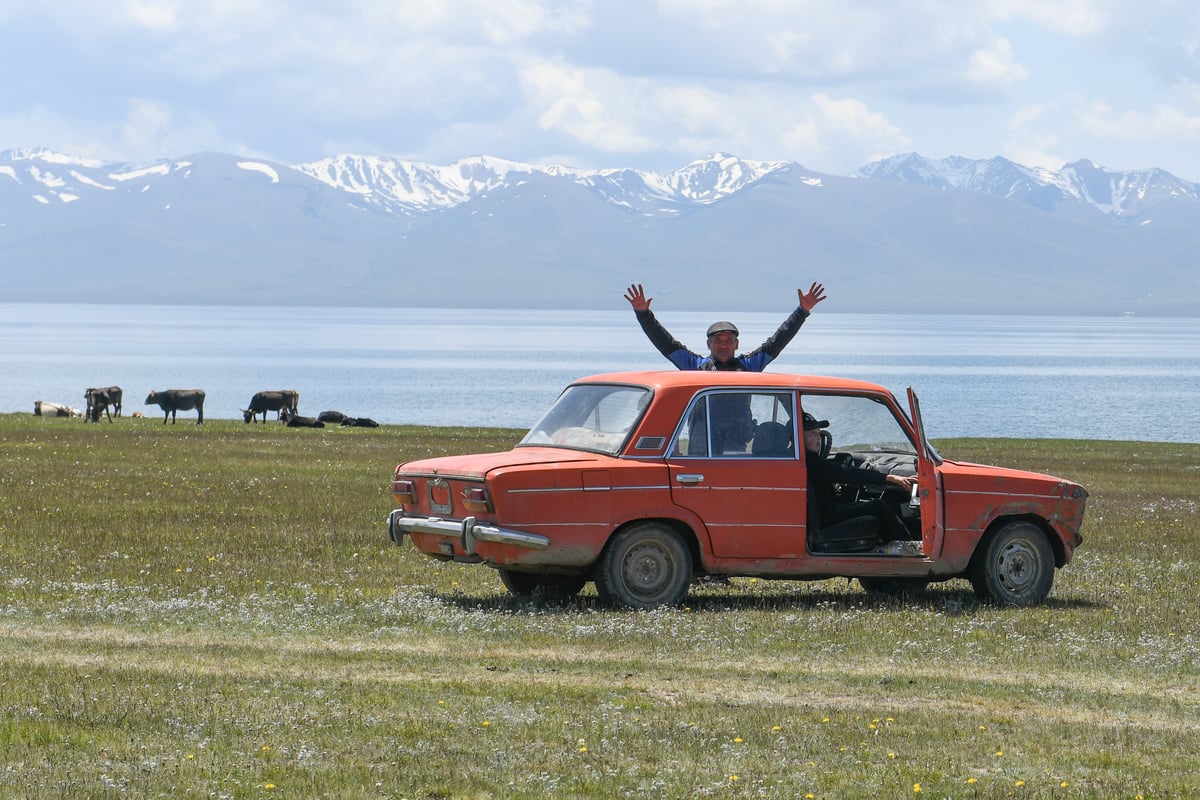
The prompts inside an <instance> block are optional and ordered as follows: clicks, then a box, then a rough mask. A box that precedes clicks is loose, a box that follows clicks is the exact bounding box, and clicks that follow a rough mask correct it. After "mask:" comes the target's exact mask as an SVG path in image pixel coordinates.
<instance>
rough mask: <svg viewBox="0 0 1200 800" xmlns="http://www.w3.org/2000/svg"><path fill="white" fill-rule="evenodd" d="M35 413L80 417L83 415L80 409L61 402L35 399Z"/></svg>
mask: <svg viewBox="0 0 1200 800" xmlns="http://www.w3.org/2000/svg"><path fill="white" fill-rule="evenodd" d="M33 415H34V416H35V417H78V416H81V414H80V413H79V409H77V408H71V407H70V406H64V405H62V404H61V403H48V402H46V401H45V400H34V401H33Z"/></svg>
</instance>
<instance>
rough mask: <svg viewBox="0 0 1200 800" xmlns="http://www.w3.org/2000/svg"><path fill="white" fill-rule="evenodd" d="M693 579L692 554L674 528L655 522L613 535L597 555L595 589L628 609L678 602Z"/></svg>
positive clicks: (609, 600) (634, 526)
mask: <svg viewBox="0 0 1200 800" xmlns="http://www.w3.org/2000/svg"><path fill="white" fill-rule="evenodd" d="M691 582H692V554H691V553H690V552H689V551H688V548H687V545H686V544H685V543H684V541H683V537H681V536H680V535H679V534H678V533H677V532H676V531H674V530H673V529H671V528H669V527H667V526H665V525H662V524H659V523H656V522H644V523H641V524H638V525H633V526H631V527H629V528H626V529H625V530H623V531H621V532H620V533H618V534H617V535H616V536H614V537H613V539H612V541H611V542H609V543H608V546H607V547H605V548H604V553H603V555H601V557H600V565H599V569H598V570H597V573H596V590H597V592H598V593H599V594H600V597H601V598H603V599H604V600H606V601H608V602H610V603H612V604H614V605H621V606H626V607H628V608H658V607H659V606H671V605H678V604H680V603H682V602H683V601H684V598H686V597H687V592H688V585H689V584H690V583H691Z"/></svg>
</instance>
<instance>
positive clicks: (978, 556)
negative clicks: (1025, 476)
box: [969, 522, 1054, 606]
mask: <svg viewBox="0 0 1200 800" xmlns="http://www.w3.org/2000/svg"><path fill="white" fill-rule="evenodd" d="M969 577H970V580H971V586H972V588H974V590H975V596H976V597H978V598H979V599H980V600H987V601H991V602H993V603H997V604H999V605H1005V606H1032V605H1036V604H1038V603H1040V602H1042V601H1043V600H1045V599H1046V595H1048V594H1050V586H1051V585H1052V584H1053V583H1054V549H1053V548H1052V547H1051V546H1050V541H1049V540H1048V539H1047V538H1046V534H1045V532H1044V531H1042V529H1041V528H1039V527H1038V526H1036V525H1034V524H1033V523H1031V522H1010V523H1008V524H1007V525H1005V526H1004V527H1002V528H1000V529H999V530H997V531H995V532H994V533H992V534H991V535H989V536H987V537H985V539H984V540H983V542H982V543H981V544H980V549H979V550H978V551H976V553H975V559H974V561H973V562H972V564H971V570H970V575H969Z"/></svg>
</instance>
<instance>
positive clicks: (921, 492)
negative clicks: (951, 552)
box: [908, 386, 946, 558]
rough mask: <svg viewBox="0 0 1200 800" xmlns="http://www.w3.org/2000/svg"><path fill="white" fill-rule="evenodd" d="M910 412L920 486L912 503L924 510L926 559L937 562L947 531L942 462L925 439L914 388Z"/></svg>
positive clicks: (911, 393)
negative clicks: (938, 467)
mask: <svg viewBox="0 0 1200 800" xmlns="http://www.w3.org/2000/svg"><path fill="white" fill-rule="evenodd" d="M908 409H909V411H908V413H909V415H910V416H911V418H912V423H913V430H914V432H915V433H916V436H917V486H916V487H914V488H913V500H912V502H913V504H914V505H915V504H917V503H919V504H920V506H921V544H922V549H923V550H924V551H925V556H926V558H937V557H938V556H939V555H941V551H942V537H943V535H944V533H945V530H946V527H945V519H944V514H945V506H944V503H943V502H942V498H943V493H942V483H941V481H942V476H941V473H940V472H938V470H937V465H938V464H940V463H941V460H942V459H941V456H939V455H938V454H937V451H936V450H934V449H933V446H932V445H931V444H929V439H928V438H926V436H925V422H924V420H922V419H921V401H920V400H919V399H918V398H917V393H916V392H914V391H913V390H912V387H911V386H910V387H908Z"/></svg>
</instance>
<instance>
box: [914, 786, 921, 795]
mask: <svg viewBox="0 0 1200 800" xmlns="http://www.w3.org/2000/svg"><path fill="white" fill-rule="evenodd" d="M920 793H921V784H919V783H914V784H913V794H920Z"/></svg>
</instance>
